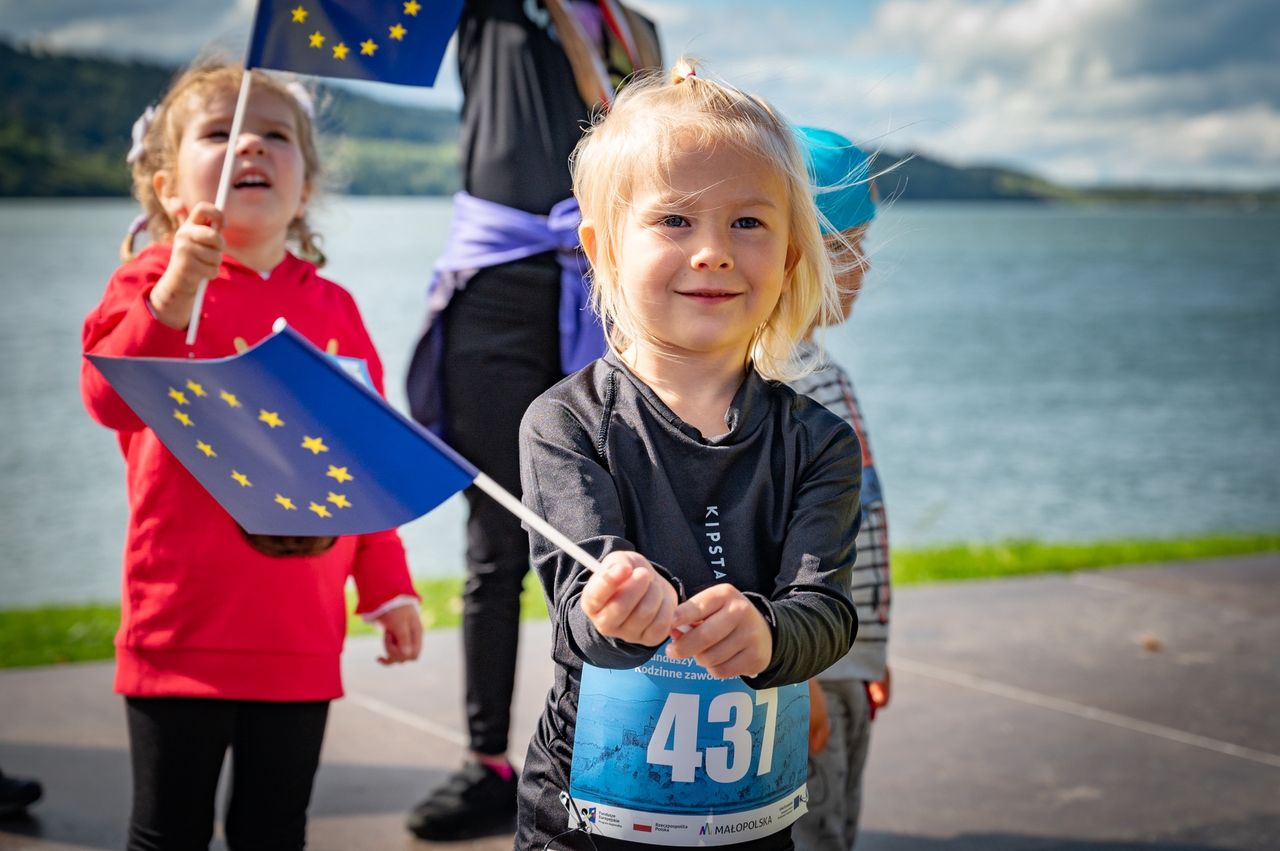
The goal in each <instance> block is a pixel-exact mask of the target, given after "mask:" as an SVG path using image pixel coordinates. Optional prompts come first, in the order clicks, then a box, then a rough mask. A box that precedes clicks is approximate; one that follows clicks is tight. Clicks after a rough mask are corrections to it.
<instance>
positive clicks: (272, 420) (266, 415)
mask: <svg viewBox="0 0 1280 851" xmlns="http://www.w3.org/2000/svg"><path fill="white" fill-rule="evenodd" d="M258 419H260V420H262V421H263V422H264V423H266V424H267V425H269V426H271V427H272V428H280V426H282V425H284V420H282V419H280V415H279V414H277V413H276V412H275V411H265V410H262V409H259V410H258Z"/></svg>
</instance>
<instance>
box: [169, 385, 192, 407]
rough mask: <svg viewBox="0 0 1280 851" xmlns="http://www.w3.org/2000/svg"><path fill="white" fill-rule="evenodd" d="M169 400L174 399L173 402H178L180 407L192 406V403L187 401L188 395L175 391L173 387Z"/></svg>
mask: <svg viewBox="0 0 1280 851" xmlns="http://www.w3.org/2000/svg"><path fill="white" fill-rule="evenodd" d="M169 398H170V399H172V400H173V401H175V402H177V403H178V404H179V405H190V404H191V403H190V402H188V401H187V394H186V393H183V392H182V391H181V390H175V389H174V388H172V387H170V388H169Z"/></svg>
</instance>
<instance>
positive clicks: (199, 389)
mask: <svg viewBox="0 0 1280 851" xmlns="http://www.w3.org/2000/svg"><path fill="white" fill-rule="evenodd" d="M187 389H188V390H190V391H191V392H192V393H194V394H195V395H196V397H197V398H200V399H203V398H204V397H205V396H208V395H209V394H208V393H206V392H204V385H203V384H196V383H195V381H193V380H191V379H190V378H188V379H187Z"/></svg>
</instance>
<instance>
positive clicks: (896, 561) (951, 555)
mask: <svg viewBox="0 0 1280 851" xmlns="http://www.w3.org/2000/svg"><path fill="white" fill-rule="evenodd" d="M1277 550H1280V535H1277V534H1270V535H1263V534H1260V535H1210V536H1204V537H1198V538H1168V539H1163V538H1161V539H1145V538H1135V539H1131V540H1129V539H1122V540H1112V541H1095V542H1091V543H1090V542H1086V543H1045V542H1041V541H1004V542H1001V543H996V544H953V545H949V546H941V547H929V548H926V549H918V550H894V551H893V559H892V569H893V583H894V585H896V586H901V585H919V584H923V583H926V582H954V581H958V580H966V579H995V578H999V577H1003V576H1026V575H1030V574H1033V573H1070V572H1073V571H1077V570H1094V569H1098V568H1105V567H1122V566H1124V565H1128V564H1149V563H1160V562H1169V561H1188V560H1193V559H1201V558H1217V557H1222V556H1233V555H1245V554H1248V553H1258V552H1272V551H1277Z"/></svg>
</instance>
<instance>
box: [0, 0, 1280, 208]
mask: <svg viewBox="0 0 1280 851" xmlns="http://www.w3.org/2000/svg"><path fill="white" fill-rule="evenodd" d="M634 5H635V6H636V7H637V8H639V9H641V10H643V11H645V12H646V13H648V14H649V15H650V16H651V17H652V18H654V19H655V20H656V21H657V22H658V25H659V28H660V30H661V34H662V38H663V43H664V50H665V53H666V57H667V59H668V61H670V60H672V59H674V58H675V57H676V56H677V55H678V54H680V53H689V54H692V55H695V56H697V57H699V58H700V59H702V60H703V62H704V63H705V67H706V68H708V69H709V70H710V71H712V72H714V73H715V74H717V75H719V76H722V77H725V78H727V79H729V80H730V81H731V82H734V83H737V84H738V85H740V86H742V87H744V88H747V89H750V90H753V91H756V92H758V93H760V94H762V95H764V96H766V97H767V98H769V99H770V100H771V101H773V102H774V103H775V104H776V105H777V106H779V107H780V108H781V109H782V111H783V112H785V113H786V114H787V115H788V116H789V117H790V118H792V119H793V120H796V121H799V122H803V123H810V124H812V123H817V124H823V125H826V126H829V127H832V128H834V129H837V130H840V131H842V132H844V133H845V134H846V135H849V136H850V137H851V138H853V139H855V140H857V141H861V142H863V143H865V144H869V145H870V146H872V147H886V148H889V149H891V150H903V149H907V148H912V149H917V150H921V151H924V152H927V153H929V154H932V155H935V156H940V157H942V158H944V159H948V160H951V161H953V162H959V163H965V164H972V163H1005V164H1010V165H1013V166H1016V167H1021V168H1025V169H1028V170H1031V171H1034V172H1037V173H1040V174H1043V175H1045V176H1048V177H1051V178H1054V179H1057V180H1061V181H1064V182H1068V183H1074V184H1095V183H1128V182H1147V183H1157V184H1178V185H1206V184H1227V185H1234V186H1262V185H1266V186H1277V185H1280V60H1278V59H1277V58H1278V57H1280V3H1277V2H1275V0H866V2H859V0H773V2H765V0H634ZM253 6H254V0H227V2H217V0H111V1H110V2H107V3H103V2H101V0H34V2H33V0H0V33H3V34H4V35H6V36H7V37H9V38H10V39H12V40H18V41H22V42H27V43H38V44H41V45H43V46H44V47H46V48H48V49H53V50H67V51H88V52H95V53H109V54H113V55H123V56H138V57H147V58H154V59H161V60H166V61H171V62H180V61H186V60H188V59H190V58H191V57H192V56H193V55H195V53H197V52H198V51H200V50H201V49H203V48H206V47H207V46H208V45H209V44H211V43H214V44H221V45H222V46H224V47H227V48H229V49H231V50H232V51H233V52H235V53H239V52H240V51H242V50H243V45H244V44H245V41H246V39H247V33H248V24H249V19H250V17H251V14H252V9H253ZM452 62H453V60H452V56H450V57H448V58H446V71H445V73H443V74H442V77H441V80H440V82H439V83H438V84H437V88H436V90H434V91H431V92H428V93H424V94H419V95H414V97H415V98H416V100H418V101H419V102H425V103H431V104H435V105H449V106H453V105H456V104H457V102H458V100H459V92H458V83H457V76H456V74H455V73H454V72H453V67H452ZM392 90H393V87H385V86H384V87H377V86H375V87H372V89H371V90H370V93H372V94H382V95H384V96H385V95H386V93H387V92H388V91H392Z"/></svg>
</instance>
